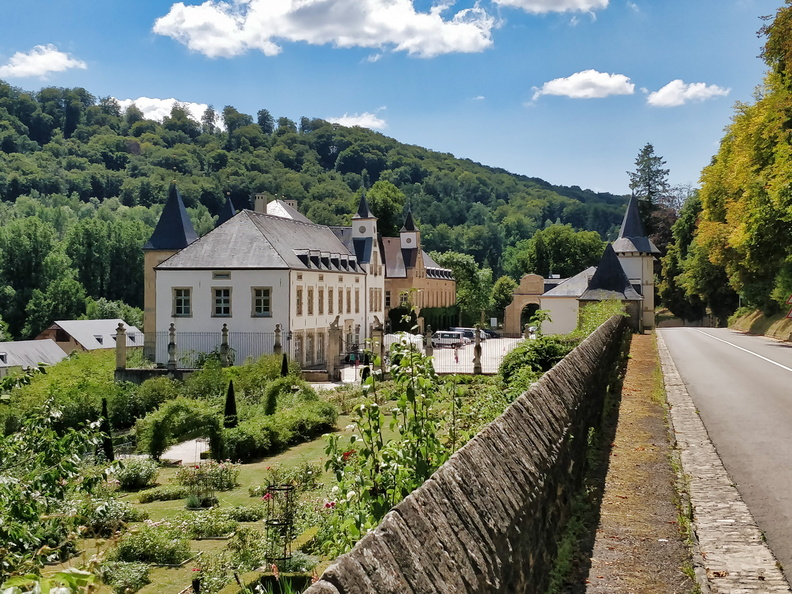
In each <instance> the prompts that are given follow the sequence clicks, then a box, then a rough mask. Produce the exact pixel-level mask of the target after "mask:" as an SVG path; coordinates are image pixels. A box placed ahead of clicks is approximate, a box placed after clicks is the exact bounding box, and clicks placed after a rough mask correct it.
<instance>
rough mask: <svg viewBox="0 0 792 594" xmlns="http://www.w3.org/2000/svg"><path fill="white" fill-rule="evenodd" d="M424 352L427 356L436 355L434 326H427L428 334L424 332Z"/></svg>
mask: <svg viewBox="0 0 792 594" xmlns="http://www.w3.org/2000/svg"><path fill="white" fill-rule="evenodd" d="M424 352H425V353H426V356H427V357H431V356H433V355H434V347H433V346H432V326H431V325H428V326H426V334H424Z"/></svg>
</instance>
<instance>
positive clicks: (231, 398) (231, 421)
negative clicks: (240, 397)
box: [223, 380, 238, 429]
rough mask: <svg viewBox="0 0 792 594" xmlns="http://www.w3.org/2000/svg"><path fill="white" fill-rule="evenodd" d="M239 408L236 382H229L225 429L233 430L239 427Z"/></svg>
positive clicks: (224, 421) (224, 414)
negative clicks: (235, 393)
mask: <svg viewBox="0 0 792 594" xmlns="http://www.w3.org/2000/svg"><path fill="white" fill-rule="evenodd" d="M237 423H238V419H237V406H236V396H235V395H234V381H233V380H231V381H229V382H228V391H227V392H226V400H225V410H224V412H223V427H225V428H226V429H233V428H234V427H236V426H237Z"/></svg>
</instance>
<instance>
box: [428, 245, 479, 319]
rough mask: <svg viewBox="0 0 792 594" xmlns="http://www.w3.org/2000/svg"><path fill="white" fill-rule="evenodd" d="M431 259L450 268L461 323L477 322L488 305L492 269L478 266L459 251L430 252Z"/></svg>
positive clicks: (471, 258)
mask: <svg viewBox="0 0 792 594" xmlns="http://www.w3.org/2000/svg"><path fill="white" fill-rule="evenodd" d="M430 255H431V256H432V259H433V260H434V261H435V262H437V263H438V264H439V265H440V266H442V267H443V268H450V269H451V271H452V273H453V275H454V278H455V279H456V283H457V286H456V297H457V305H458V306H459V309H460V317H461V320H460V322H461V323H462V324H477V323H479V322H480V321H481V319H482V318H483V317H484V312H485V311H486V310H487V309H488V308H489V305H490V294H491V293H492V271H491V270H490V269H489V268H483V269H482V268H479V266H478V264H477V263H476V261H475V260H474V259H473V256H471V255H469V254H460V253H459V252H443V253H438V252H432V253H431V254H430Z"/></svg>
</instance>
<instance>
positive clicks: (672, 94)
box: [646, 79, 731, 107]
mask: <svg viewBox="0 0 792 594" xmlns="http://www.w3.org/2000/svg"><path fill="white" fill-rule="evenodd" d="M730 92H731V89H724V88H723V87H719V86H718V85H707V84H706V83H690V84H685V83H684V82H683V81H681V80H680V79H676V80H672V81H671V82H670V83H668V84H667V85H666V86H664V87H663V88H662V89H660V90H659V91H654V92H652V93H649V96H648V97H647V98H646V102H647V103H648V104H649V105H652V106H654V107H677V106H679V105H684V104H685V103H689V102H691V101H697V102H699V103H700V102H702V101H707V100H708V99H712V98H713V97H725V96H726V95H728V94H729V93H730Z"/></svg>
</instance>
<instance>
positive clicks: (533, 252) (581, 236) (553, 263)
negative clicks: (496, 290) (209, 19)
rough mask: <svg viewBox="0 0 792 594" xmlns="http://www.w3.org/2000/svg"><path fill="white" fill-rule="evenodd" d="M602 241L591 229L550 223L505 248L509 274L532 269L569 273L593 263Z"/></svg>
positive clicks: (513, 274) (568, 274)
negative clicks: (525, 238) (575, 228)
mask: <svg viewBox="0 0 792 594" xmlns="http://www.w3.org/2000/svg"><path fill="white" fill-rule="evenodd" d="M604 249H605V242H603V241H602V239H601V238H600V236H599V234H598V233H596V232H595V231H575V230H574V229H572V227H570V226H569V225H550V226H549V227H547V228H546V229H542V230H540V231H537V232H536V233H534V236H533V237H532V238H531V239H529V240H527V241H521V242H519V243H518V244H517V245H516V246H515V247H514V248H511V249H510V250H507V252H512V253H510V254H509V258H508V260H510V261H511V262H510V263H509V266H510V267H511V269H510V270H507V272H509V273H511V274H512V276H515V277H522V276H523V275H524V274H527V273H533V274H539V275H541V276H544V277H545V278H547V277H549V276H550V275H551V274H558V275H560V276H561V277H562V278H566V277H570V276H573V275H575V274H577V273H578V272H581V271H582V270H585V269H586V268H588V267H589V266H596V265H597V263H598V262H599V260H600V257H601V256H602V251H603V250H604Z"/></svg>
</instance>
